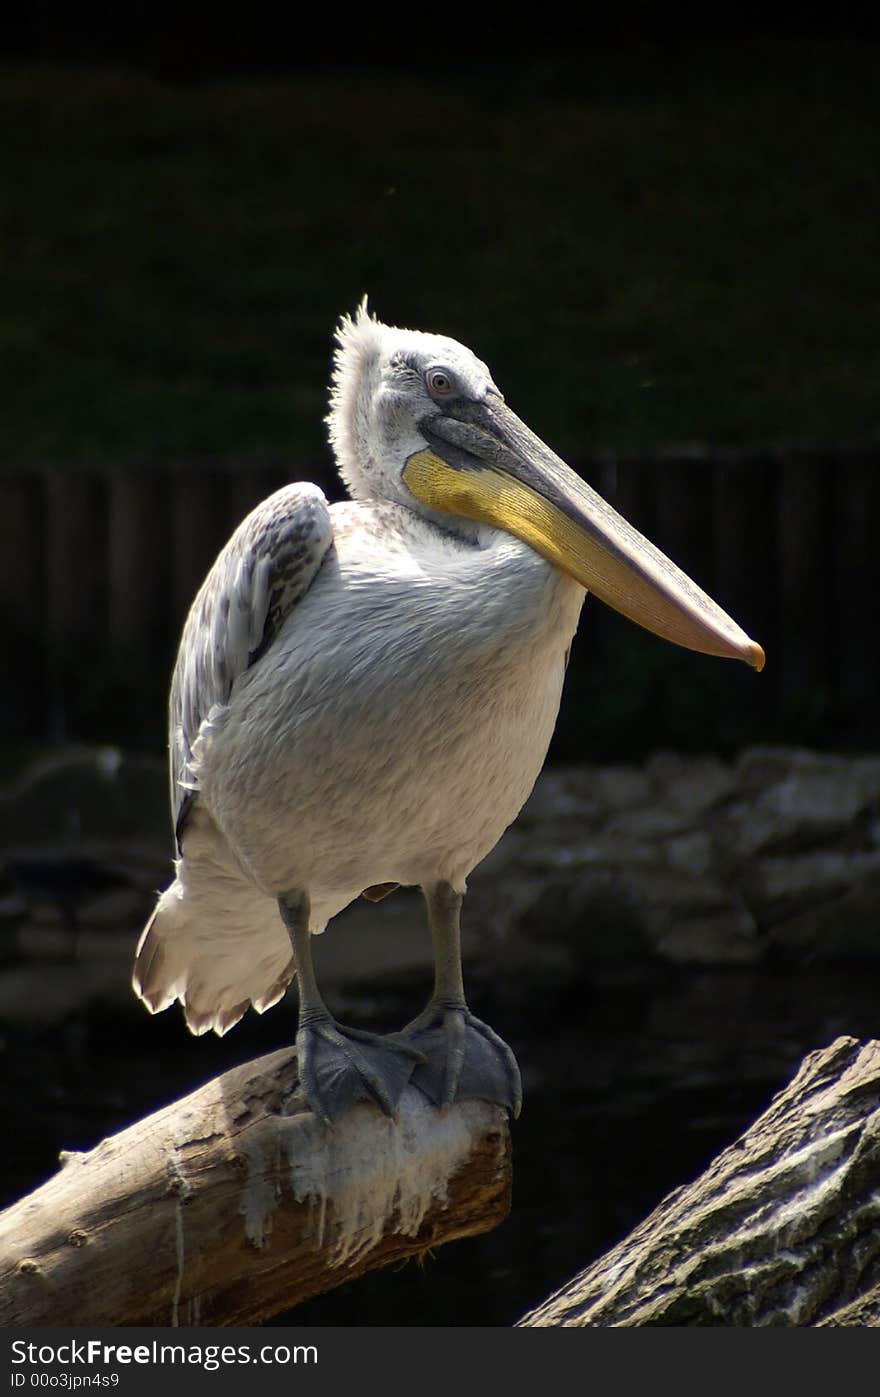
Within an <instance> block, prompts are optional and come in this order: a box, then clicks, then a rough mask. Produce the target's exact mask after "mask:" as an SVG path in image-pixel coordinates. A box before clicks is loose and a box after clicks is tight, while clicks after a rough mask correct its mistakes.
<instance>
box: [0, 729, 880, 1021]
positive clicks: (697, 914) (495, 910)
mask: <svg viewBox="0 0 880 1397" xmlns="http://www.w3.org/2000/svg"><path fill="white" fill-rule="evenodd" d="M166 779H167V778H166V772H165V764H164V762H163V761H162V760H161V759H159V758H153V757H144V756H127V755H125V754H123V753H121V752H118V751H116V750H115V749H106V748H102V749H85V748H77V749H69V750H63V751H59V752H57V753H53V754H50V755H48V756H46V757H43V758H41V759H40V760H39V761H36V762H34V763H33V764H32V765H31V766H30V768H29V769H27V770H26V771H25V772H24V773H23V775H21V776H20V778H19V779H18V780H17V781H16V782H15V783H14V785H11V786H9V787H7V788H6V789H5V790H3V791H2V792H0V847H2V849H3V855H2V877H3V882H2V885H0V930H2V933H3V965H4V967H5V968H4V970H3V973H2V974H0V985H2V983H3V981H4V980H5V982H6V993H3V992H2V991H0V1016H2V1015H3V1013H4V1011H5V1010H6V1009H9V1007H10V1006H11V1005H13V1006H14V1005H15V1004H17V1005H18V1006H19V1009H21V1007H22V992H23V985H22V983H21V982H20V980H19V981H16V980H14V979H12V980H10V976H12V975H14V974H15V973H18V974H19V975H20V974H21V969H22V964H23V963H24V964H25V965H26V964H27V962H29V961H34V960H35V961H37V962H39V961H40V960H41V959H45V957H46V956H56V955H57V956H60V957H61V958H64V957H65V956H67V958H68V959H70V960H71V961H74V960H78V961H80V962H82V964H81V965H80V966H79V969H78V971H77V973H76V974H74V975H72V976H69V977H67V982H68V983H69V984H70V986H71V990H72V991H73V990H75V992H76V993H77V994H78V995H79V994H83V993H88V992H90V991H91V992H94V991H96V990H101V987H103V989H104V990H106V989H107V987H108V986H109V985H113V986H116V985H117V984H118V985H120V986H121V985H122V984H123V983H124V982H127V974H123V973H122V966H124V965H126V964H128V963H129V962H130V957H131V953H132V949H133V944H134V938H136V936H137V933H138V931H139V929H140V926H141V925H142V922H143V920H144V918H145V916H146V915H147V914H148V912H149V910H150V907H151V905H152V900H153V896H154V892H155V890H156V889H157V888H159V887H161V886H163V885H164V883H166V882H167V880H168V876H169V872H170V852H171V851H170V841H169V836H168V829H167V815H166V801H167V794H166V791H167V787H166ZM416 901H417V900H416V895H415V894H414V893H412V892H406V891H404V892H401V893H398V894H396V895H395V896H394V897H392V898H389V899H387V901H385V902H383V903H381V904H379V905H378V906H373V905H370V904H367V903H359V904H357V905H355V906H354V907H352V908H351V909H349V911H348V912H347V913H345V914H343V916H342V917H341V918H340V919H339V921H338V926H339V927H340V928H341V927H345V928H346V929H347V934H346V935H345V936H343V937H337V936H336V935H333V934H331V935H330V936H328V937H327V938H326V942H322V946H321V951H320V954H321V956H322V959H323V960H324V962H325V971H324V973H325V974H326V975H327V976H328V977H329V979H330V980H331V981H336V982H337V983H340V982H343V981H348V980H357V981H362V980H364V979H369V978H370V976H371V975H381V976H383V977H387V976H388V975H389V974H390V973H393V972H394V971H395V970H397V969H399V970H412V969H417V968H421V967H423V966H427V956H428V947H427V938H426V936H425V935H424V934H423V928H422V921H423V919H422V916H421V912H420V909H419V908H418V906H417V905H416ZM336 925H337V924H335V925H334V932H335V931H336ZM465 930H466V950H467V955H468V957H469V958H473V957H476V959H477V961H479V962H482V963H484V964H485V965H491V963H492V962H493V961H495V960H503V961H504V963H505V964H508V965H510V964H513V965H516V964H517V963H519V962H525V961H527V962H528V963H529V965H530V966H532V967H533V970H535V971H537V970H538V969H539V968H540V966H541V965H542V964H543V965H545V966H546V967H547V968H548V969H550V968H551V967H552V968H553V970H554V972H559V971H561V972H564V971H565V969H566V966H567V965H569V964H570V965H572V966H577V967H578V968H580V969H581V970H583V969H584V968H585V966H586V965H588V964H589V963H592V962H595V963H596V965H597V966H607V965H608V964H609V963H612V964H613V963H615V962H621V961H626V962H628V963H632V962H633V961H638V960H640V959H646V960H652V961H659V962H666V963H669V964H674V965H694V966H718V967H722V966H748V965H755V964H757V963H760V962H764V961H769V960H773V961H777V962H778V961H783V962H785V961H788V960H791V961H796V962H797V963H799V964H809V963H815V962H819V963H823V962H834V961H846V960H852V959H856V958H863V957H870V958H875V957H877V956H878V954H880V756H872V755H867V756H841V755H833V754H825V753H816V752H812V751H805V750H801V749H797V748H781V747H753V748H749V749H747V750H746V751H744V752H743V753H742V754H741V755H740V756H739V757H738V758H737V759H736V760H735V761H733V762H724V761H721V760H719V759H717V758H715V757H684V756H679V755H676V754H673V753H668V752H662V753H658V754H656V755H655V756H654V757H652V758H651V759H650V760H649V761H648V762H646V763H645V764H644V765H641V766H568V767H551V768H549V769H548V770H547V771H545V772H544V773H543V775H542V776H541V777H540V779H539V781H538V783H537V785H536V787H535V790H534V792H533V794H532V796H531V798H530V799H529V801H528V802H527V804H526V806H525V808H524V809H523V811H522V813H521V815H520V817H519V819H518V820H517V821H516V823H515V824H514V825H513V826H512V827H511V829H510V830H509V831H508V832H507V834H506V835H505V836H504V838H503V839H502V840H501V842H500V843H499V845H498V846H497V847H496V849H495V850H494V851H493V852H492V854H491V855H490V856H489V857H488V858H487V859H486V860H485V861H484V863H483V864H482V865H481V866H480V867H479V868H478V869H477V870H476V871H475V872H474V874H473V875H472V878H471V883H470V892H469V896H468V899H467V903H466V926H465ZM414 931H415V933H416V934H414ZM325 945H326V950H325ZM71 947H73V950H74V951H75V954H73V952H72V951H71ZM92 963H94V965H95V967H96V969H97V970H99V972H100V973H99V974H98V977H97V978H98V983H96V982H95V976H94V975H90V974H89V966H90V965H92ZM116 963H118V967H119V968H117V969H113V968H112V967H113V966H114V964H116ZM43 979H45V977H43ZM79 981H82V984H79ZM126 992H128V991H127V983H126ZM114 993H115V990H114ZM52 994H53V995H54V999H53V1003H54V1002H56V1001H57V999H58V987H57V986H55V987H54V988H53V990H52ZM39 997H40V996H39V993H38V992H37V989H36V986H35V985H31V986H29V988H28V992H27V995H26V999H27V1003H28V1004H29V1005H30V1008H31V1009H32V1010H33V1012H35V1013H37V1014H39V1002H38V1001H39ZM62 998H63V996H62ZM13 1016H14V1017H17V1016H18V1015H17V1014H14V1015H13Z"/></svg>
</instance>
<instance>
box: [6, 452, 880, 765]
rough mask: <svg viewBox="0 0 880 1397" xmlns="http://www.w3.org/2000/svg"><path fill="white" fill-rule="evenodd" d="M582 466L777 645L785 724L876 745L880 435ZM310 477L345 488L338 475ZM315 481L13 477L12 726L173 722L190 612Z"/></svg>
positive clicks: (57, 732)
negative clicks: (264, 504) (265, 522)
mask: <svg viewBox="0 0 880 1397" xmlns="http://www.w3.org/2000/svg"><path fill="white" fill-rule="evenodd" d="M581 469H582V473H583V474H584V476H585V477H586V478H587V479H588V480H590V481H591V483H592V484H594V486H595V487H596V488H597V489H598V490H599V491H600V493H601V494H603V495H604V496H605V497H606V498H607V499H609V500H610V501H611V502H612V503H613V504H614V505H615V506H616V508H617V509H619V510H620V511H621V512H622V513H623V514H625V515H626V516H627V518H629V519H630V520H631V521H632V522H633V523H634V524H635V525H636V526H637V527H638V528H640V529H641V530H642V531H643V532H644V533H646V534H647V535H648V536H649V537H651V538H652V539H653V540H654V541H655V542H656V543H657V544H658V546H659V547H661V548H662V549H663V550H664V551H665V552H667V553H669V554H670V555H671V556H672V557H673V558H674V559H675V560H676V561H677V562H678V563H680V564H681V566H682V567H684V568H685V570H686V571H688V572H689V573H690V574H691V575H692V576H693V577H694V578H695V580H696V581H698V582H699V583H700V584H701V585H702V586H704V587H705V588H706V590H708V591H709V592H710V593H711V594H712V595H713V596H714V597H715V598H716V599H717V600H718V601H719V602H720V604H721V605H722V606H724V607H725V609H726V610H728V611H730V612H731V614H732V615H733V616H734V617H735V618H736V619H737V620H738V621H739V622H740V623H741V624H742V625H743V627H744V628H745V629H746V630H747V631H748V632H749V633H750V634H752V635H753V636H755V638H756V639H759V640H760V641H761V643H762V644H763V645H764V648H765V650H766V651H767V654H768V668H767V672H766V678H765V679H763V680H762V681H761V682H762V683H763V684H764V688H763V689H762V690H761V693H762V696H763V698H762V702H763V708H762V712H763V713H764V715H765V717H766V715H767V713H768V712H769V711H770V710H772V713H773V715H774V723H775V728H774V732H775V734H776V735H780V734H781V735H783V736H784V735H785V732H784V725H785V716H786V714H791V713H797V712H799V711H801V710H802V709H803V705H804V699H805V696H807V697H809V696H812V700H815V701H816V702H818V703H819V705H820V707H821V708H822V711H823V712H824V713H825V714H826V715H831V716H832V717H833V724H834V725H836V726H835V727H834V732H835V733H837V734H838V736H839V737H841V738H843V739H845V738H846V736H847V735H857V736H858V737H859V739H860V740H861V741H862V742H867V743H868V744H869V745H871V743H872V735H873V734H875V733H876V732H877V715H878V696H880V614H878V613H880V540H878V537H877V527H878V521H880V446H872V447H858V448H857V447H840V448H829V449H823V450H818V449H811V450H800V449H798V450H775V449H768V450H762V451H748V452H738V451H719V450H716V451H702V450H701V451H693V452H687V453H677V454H672V453H668V454H663V455H657V456H654V457H651V458H639V459H630V458H628V457H611V456H605V457H601V458H595V459H593V460H589V461H586V462H583V463H582V466H581ZM307 474H308V475H309V477H310V478H312V479H317V480H318V482H319V483H320V484H322V485H323V487H324V488H325V489H326V490H327V491H328V494H332V493H333V492H334V491H336V490H337V485H336V482H335V480H334V479H333V478H332V477H331V475H330V473H329V470H327V469H326V468H325V470H324V472H323V474H322V472H321V471H318V472H315V471H314V470H310V471H309V472H307ZM295 478H297V472H296V471H294V470H292V469H291V468H289V467H285V466H284V465H281V464H266V465H256V466H255V465H249V466H246V467H232V466H227V465H218V464H216V463H205V464H199V463H186V464H175V465H149V466H147V465H145V466H143V467H140V468H136V467H129V468H126V469H111V468H104V469H97V468H90V469H87V468H73V467H71V468H65V469H63V470H60V469H36V468H35V469H22V470H15V469H6V470H4V471H3V472H2V474H0V491H2V508H0V557H2V571H0V617H2V622H3V626H4V635H5V641H6V654H7V659H8V664H9V669H8V673H9V676H10V678H9V679H8V680H7V683H6V685H5V686H4V687H5V693H4V707H5V710H6V711H5V717H4V722H5V730H6V733H7V736H12V737H18V736H22V737H27V736H30V737H40V736H54V737H57V736H78V735H88V736H96V735H97V734H98V732H99V731H100V732H106V733H107V734H108V735H109V736H111V737H112V738H113V739H114V740H122V739H131V737H132V736H134V735H136V733H137V731H138V730H139V729H140V728H141V727H145V728H146V729H149V730H150V731H151V732H153V731H155V730H156V717H157V714H161V712H162V709H163V708H164V695H165V692H166V690H167V682H168V675H169V672H170V666H171V664H172V662H173V655H174V649H175V646H176V642H177V637H178V635H179V632H180V627H181V624H182V621H183V618H184V616H185V614H186V611H187V608H188V606H189V603H190V601H191V600H192V597H193V595H194V593H195V591H196V589H197V587H198V585H199V583H200V582H201V580H202V578H203V577H204V574H205V572H206V570H207V568H208V567H209V566H210V563H211V561H212V559H213V558H214V556H215V554H216V552H217V550H218V548H219V547H220V545H221V544H222V543H223V541H224V540H225V538H226V537H227V536H228V534H229V533H230V531H231V530H232V528H233V527H234V526H235V524H236V523H237V522H238V521H239V520H240V519H241V518H242V517H243V515H244V514H245V513H246V512H247V511H248V510H249V509H250V508H252V507H253V505H254V504H256V503H257V501H258V500H260V499H261V498H263V497H264V496H265V495H266V494H268V493H270V492H271V491H272V490H274V489H276V488H277V487H278V486H279V485H281V484H283V483H284V482H285V481H286V480H290V479H295ZM336 497H338V494H337V496H336ZM593 610H594V611H595V612H599V611H600V610H601V609H600V608H593ZM587 624H588V628H589V633H590V641H591V645H588V646H586V647H583V646H579V647H578V650H579V652H581V651H584V650H586V651H588V652H589V653H585V654H583V655H579V656H576V664H586V663H588V662H589V659H590V656H591V655H592V654H594V653H595V651H598V656H599V658H600V659H601V663H602V665H603V666H606V667H608V673H609V674H611V673H614V672H615V669H614V659H615V653H616V651H617V649H618V648H619V647H620V646H621V645H623V644H625V643H628V642H625V641H624V639H622V637H623V636H624V633H625V632H626V631H627V630H628V629H629V628H627V627H625V626H624V624H623V623H622V622H617V621H615V622H614V623H611V622H609V621H608V620H606V619H605V618H604V617H603V616H599V615H597V616H595V617H593V616H592V614H591V617H590V620H589V621H588V623H587ZM593 645H594V646H595V650H594V649H593ZM575 687H577V680H575ZM768 704H769V708H768ZM795 735H796V734H795ZM662 736H663V735H662V734H661V738H662ZM759 737H760V733H755V734H752V735H751V740H755V738H759ZM831 737H832V739H833V737H834V733H832V734H831Z"/></svg>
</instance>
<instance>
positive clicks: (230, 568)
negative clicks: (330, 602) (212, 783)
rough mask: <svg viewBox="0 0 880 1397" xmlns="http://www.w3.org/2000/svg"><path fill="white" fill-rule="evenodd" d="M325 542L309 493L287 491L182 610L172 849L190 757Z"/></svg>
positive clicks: (318, 504)
mask: <svg viewBox="0 0 880 1397" xmlns="http://www.w3.org/2000/svg"><path fill="white" fill-rule="evenodd" d="M332 542H333V530H332V527H331V523H330V511H329V508H328V505H327V501H326V499H325V498H324V495H323V494H322V493H321V491H320V490H319V489H318V487H317V485H309V484H296V485H286V486H285V487H284V488H283V489H282V490H278V491H277V492H276V493H275V494H274V495H270V496H269V498H268V499H266V500H263V502H262V504H259V505H257V508H256V509H255V510H254V511H253V512H252V513H251V514H249V515H248V516H247V518H246V519H245V520H244V521H243V522H242V523H241V524H240V525H239V527H238V528H237V529H236V531H235V533H234V534H233V535H232V537H231V538H230V540H229V542H228V543H227V544H226V546H225V547H224V548H223V550H222V551H221V553H220V554H219V556H218V558H217V560H216V562H215V563H214V566H213V567H212V568H211V571H210V572H209V573H208V576H207V577H206V579H205V581H204V583H203V584H202V587H201V589H200V591H199V593H198V595H197V596H196V599H195V601H194V602H193V604H192V607H191V608H190V612H189V615H188V617H187V620H186V624H185V626H184V629H183V637H182V639H181V642H180V649H179V651H178V654H177V663H176V665H175V668H174V677H173V679H172V681H171V699H170V712H169V721H170V732H169V748H170V753H171V808H172V812H173V816H174V828H175V833H176V838H177V844H178V849H179V848H180V842H181V837H182V832H183V826H184V823H185V821H186V816H187V813H188V811H189V808H190V806H191V805H192V802H193V800H194V799H195V796H196V793H197V791H198V777H197V774H196V772H195V770H194V763H193V749H194V747H195V744H196V742H197V740H198V738H199V736H200V735H201V734H202V733H203V732H204V731H205V729H206V727H208V726H210V725H211V724H213V723H216V722H217V721H218V719H219V718H220V717H221V715H222V712H223V710H224V709H225V708H226V705H227V704H228V702H229V698H230V695H231V693H232V690H233V688H234V686H235V682H236V680H237V679H239V678H240V676H241V675H242V674H244V673H245V672H246V671H247V670H248V669H250V667H251V666H252V665H255V664H258V663H259V661H260V660H261V658H262V657H263V656H264V655H265V653H266V651H267V650H268V649H269V648H270V646H271V645H272V642H273V640H274V639H275V637H276V636H277V634H278V631H279V629H280V627H281V625H282V623H283V622H284V620H285V618H286V617H287V616H288V615H289V614H290V612H291V610H292V609H293V607H294V606H296V604H297V602H298V601H299V600H300V598H301V597H303V596H304V595H305V593H306V592H307V591H308V588H309V586H310V585H311V582H312V579H313V577H314V576H315V574H316V573H317V571H318V569H319V568H320V566H321V563H322V562H323V560H324V556H325V554H326V552H327V550H328V548H329V547H330V545H331V544H332Z"/></svg>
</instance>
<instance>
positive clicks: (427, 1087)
mask: <svg viewBox="0 0 880 1397" xmlns="http://www.w3.org/2000/svg"><path fill="white" fill-rule="evenodd" d="M423 891H424V895H425V902H426V903H427V907H428V924H429V926H430V928H431V940H432V942H433V946H434V992H433V994H432V995H431V998H430V999H429V1001H428V1003H427V1005H426V1007H425V1008H424V1009H423V1010H422V1012H421V1014H419V1015H418V1017H417V1018H415V1019H413V1021H412V1023H409V1024H407V1026H406V1028H405V1029H404V1030H403V1033H404V1035H405V1036H406V1038H407V1039H408V1040H409V1041H410V1042H411V1043H413V1044H414V1045H415V1046H416V1047H418V1048H421V1050H422V1051H423V1052H424V1053H425V1056H426V1058H427V1061H426V1062H425V1063H424V1064H423V1065H420V1066H418V1067H417V1068H416V1070H415V1072H414V1073H413V1078H412V1080H413V1085H414V1086H417V1087H419V1088H420V1090H421V1091H423V1092H424V1093H425V1095H426V1096H427V1097H428V1098H429V1100H431V1101H433V1102H434V1104H435V1105H437V1106H440V1107H444V1106H449V1105H451V1104H452V1102H453V1101H459V1100H464V1099H469V1098H478V1099H480V1100H483V1101H496V1102H497V1103H498V1104H499V1105H500V1106H506V1107H507V1109H508V1110H510V1111H511V1112H512V1113H513V1115H514V1116H518V1115H519V1113H520V1108H521V1106H522V1082H521V1079H520V1074H519V1067H518V1066H517V1061H516V1058H515V1057H514V1055H513V1053H512V1052H511V1050H510V1048H509V1047H508V1046H507V1044H506V1043H505V1042H504V1039H503V1038H500V1037H499V1036H498V1034H497V1033H496V1032H495V1031H494V1029H492V1028H490V1027H489V1025H488V1024H485V1023H483V1022H482V1020H481V1019H478V1018H477V1017H476V1016H475V1015H474V1014H472V1013H471V1011H470V1009H469V1008H468V1006H467V1001H466V999H465V997H464V983H463V981H462V975H461V930H460V920H461V904H462V901H463V896H462V894H461V893H459V892H456V891H455V889H454V888H453V887H451V885H450V884H449V883H438V884H437V886H436V887H433V888H425V889H423Z"/></svg>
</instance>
